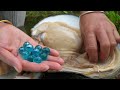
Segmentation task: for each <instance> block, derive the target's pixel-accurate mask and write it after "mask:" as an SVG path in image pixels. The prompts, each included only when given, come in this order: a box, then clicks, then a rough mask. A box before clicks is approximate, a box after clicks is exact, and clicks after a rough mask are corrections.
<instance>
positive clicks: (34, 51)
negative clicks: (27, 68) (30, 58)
mask: <svg viewBox="0 0 120 90" xmlns="http://www.w3.org/2000/svg"><path fill="white" fill-rule="evenodd" d="M31 54H32V55H34V56H39V54H40V52H39V49H34V50H33V51H32V52H31Z"/></svg>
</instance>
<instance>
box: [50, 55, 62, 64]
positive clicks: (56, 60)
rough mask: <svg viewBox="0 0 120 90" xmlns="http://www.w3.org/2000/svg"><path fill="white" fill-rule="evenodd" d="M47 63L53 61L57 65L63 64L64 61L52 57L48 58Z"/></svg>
mask: <svg viewBox="0 0 120 90" xmlns="http://www.w3.org/2000/svg"><path fill="white" fill-rule="evenodd" d="M48 61H53V62H57V63H59V64H61V65H62V64H63V63H64V60H63V59H62V58H60V57H54V56H48Z"/></svg>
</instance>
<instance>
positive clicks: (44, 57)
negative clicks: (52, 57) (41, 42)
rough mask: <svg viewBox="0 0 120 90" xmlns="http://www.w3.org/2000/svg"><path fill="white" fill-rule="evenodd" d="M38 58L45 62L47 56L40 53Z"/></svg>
mask: <svg viewBox="0 0 120 90" xmlns="http://www.w3.org/2000/svg"><path fill="white" fill-rule="evenodd" d="M40 57H41V58H42V60H47V57H48V55H47V54H46V53H42V54H40Z"/></svg>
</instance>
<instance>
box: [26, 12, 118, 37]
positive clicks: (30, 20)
mask: <svg viewBox="0 0 120 90" xmlns="http://www.w3.org/2000/svg"><path fill="white" fill-rule="evenodd" d="M59 14H72V15H77V16H79V11H27V15H26V22H25V29H26V31H27V34H28V35H30V29H31V28H32V27H33V26H34V25H35V24H37V23H38V22H39V21H40V20H42V19H44V18H46V17H49V16H53V15H59ZM105 14H106V15H107V16H108V18H109V19H110V20H111V21H112V22H113V23H114V24H115V25H116V27H117V30H118V32H119V33H120V15H119V14H120V12H118V11H106V12H105Z"/></svg>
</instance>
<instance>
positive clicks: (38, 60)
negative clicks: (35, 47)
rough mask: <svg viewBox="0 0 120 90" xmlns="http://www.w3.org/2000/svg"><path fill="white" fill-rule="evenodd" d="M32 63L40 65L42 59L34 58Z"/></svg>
mask: <svg viewBox="0 0 120 90" xmlns="http://www.w3.org/2000/svg"><path fill="white" fill-rule="evenodd" d="M33 62H35V63H41V62H42V59H41V57H35V58H33Z"/></svg>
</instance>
